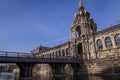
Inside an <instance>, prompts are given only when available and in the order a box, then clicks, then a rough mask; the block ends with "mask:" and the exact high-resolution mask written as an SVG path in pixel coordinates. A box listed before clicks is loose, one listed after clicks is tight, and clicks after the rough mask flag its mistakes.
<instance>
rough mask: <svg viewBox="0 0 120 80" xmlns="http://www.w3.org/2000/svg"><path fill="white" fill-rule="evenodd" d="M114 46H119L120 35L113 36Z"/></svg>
mask: <svg viewBox="0 0 120 80" xmlns="http://www.w3.org/2000/svg"><path fill="white" fill-rule="evenodd" d="M115 43H116V46H120V34H117V35H115Z"/></svg>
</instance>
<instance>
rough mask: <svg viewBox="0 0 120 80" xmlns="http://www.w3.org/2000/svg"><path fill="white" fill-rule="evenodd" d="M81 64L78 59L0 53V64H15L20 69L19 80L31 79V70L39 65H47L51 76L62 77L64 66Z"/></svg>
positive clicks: (80, 59) (80, 60)
mask: <svg viewBox="0 0 120 80" xmlns="http://www.w3.org/2000/svg"><path fill="white" fill-rule="evenodd" d="M82 62H83V61H82V58H80V57H70V56H69V57H58V56H54V57H38V56H34V55H33V54H32V53H20V52H8V51H0V63H16V64H17V66H18V67H19V68H20V80H23V79H26V78H30V77H32V69H33V68H34V66H35V65H36V64H39V63H42V64H49V65H50V66H51V68H52V73H53V74H59V75H63V74H64V67H65V64H71V65H73V67H75V66H74V65H75V64H80V63H82ZM74 69H75V71H76V68H74Z"/></svg>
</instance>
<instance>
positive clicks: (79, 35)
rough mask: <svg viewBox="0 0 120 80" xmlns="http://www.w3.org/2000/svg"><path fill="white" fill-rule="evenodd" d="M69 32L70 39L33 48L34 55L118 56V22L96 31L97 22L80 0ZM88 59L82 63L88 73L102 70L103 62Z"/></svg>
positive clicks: (119, 50) (119, 35) (89, 57)
mask: <svg viewBox="0 0 120 80" xmlns="http://www.w3.org/2000/svg"><path fill="white" fill-rule="evenodd" d="M71 33H72V38H71V41H68V42H66V43H64V44H61V45H58V46H55V47H44V46H40V47H38V48H37V49H34V51H33V53H34V55H35V56H37V57H44V58H61V57H62V58H64V57H79V58H82V59H83V60H89V61H91V60H94V59H105V58H106V59H109V60H110V59H111V58H113V57H114V58H118V57H119V56H120V24H118V25H115V26H110V27H109V28H107V29H104V30H101V31H97V24H96V23H95V22H94V20H93V19H92V18H91V15H90V13H89V12H88V11H86V10H85V8H84V6H83V3H82V2H81V3H80V4H79V9H78V13H77V14H76V15H75V16H74V21H73V24H72V27H71ZM89 61H88V62H84V65H82V66H86V67H84V68H85V69H87V70H88V73H97V72H101V71H103V66H105V64H104V65H102V67H101V66H100V65H99V64H98V63H97V62H93V63H90V62H89ZM106 63H107V62H106ZM115 63H116V62H115ZM101 64H102V61H101ZM108 64H110V63H109V62H108ZM118 64H120V63H118ZM119 66H120V65H119ZM104 68H105V67H104ZM107 68H108V67H107ZM81 70H84V69H83V68H81ZM91 71H92V72H91ZM81 72H82V71H81ZM84 72H85V71H84Z"/></svg>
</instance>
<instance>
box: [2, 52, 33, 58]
mask: <svg viewBox="0 0 120 80" xmlns="http://www.w3.org/2000/svg"><path fill="white" fill-rule="evenodd" d="M28 56H32V53H21V52H9V51H0V57H28Z"/></svg>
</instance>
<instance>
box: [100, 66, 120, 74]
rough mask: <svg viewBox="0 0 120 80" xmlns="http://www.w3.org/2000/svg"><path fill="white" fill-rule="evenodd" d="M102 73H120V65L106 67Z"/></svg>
mask: <svg viewBox="0 0 120 80" xmlns="http://www.w3.org/2000/svg"><path fill="white" fill-rule="evenodd" d="M102 74H104V75H120V66H112V67H109V68H107V69H105V70H104V71H103V72H102Z"/></svg>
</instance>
